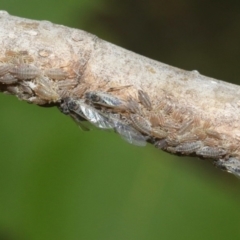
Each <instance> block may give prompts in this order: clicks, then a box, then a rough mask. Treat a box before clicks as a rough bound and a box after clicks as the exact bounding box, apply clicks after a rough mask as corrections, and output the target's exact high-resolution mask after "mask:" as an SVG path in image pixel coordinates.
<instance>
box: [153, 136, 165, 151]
mask: <svg viewBox="0 0 240 240" xmlns="http://www.w3.org/2000/svg"><path fill="white" fill-rule="evenodd" d="M154 146H155V147H156V148H159V149H166V148H167V146H168V144H167V141H166V139H165V138H164V139H161V140H159V141H157V142H155V143H154Z"/></svg>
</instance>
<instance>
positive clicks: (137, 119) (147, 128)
mask: <svg viewBox="0 0 240 240" xmlns="http://www.w3.org/2000/svg"><path fill="white" fill-rule="evenodd" d="M130 119H131V120H132V124H133V126H134V127H135V128H136V129H137V130H138V131H140V132H142V133H144V134H146V135H150V133H151V130H152V127H151V123H150V122H149V121H148V120H146V119H145V118H143V117H141V116H139V115H138V114H130Z"/></svg>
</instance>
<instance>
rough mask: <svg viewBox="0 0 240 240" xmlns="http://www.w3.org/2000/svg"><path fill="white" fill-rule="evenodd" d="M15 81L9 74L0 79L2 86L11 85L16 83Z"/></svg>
mask: <svg viewBox="0 0 240 240" xmlns="http://www.w3.org/2000/svg"><path fill="white" fill-rule="evenodd" d="M17 81H18V79H17V78H15V77H14V76H13V75H11V74H9V73H7V74H5V75H3V76H2V77H0V82H1V83H4V84H12V83H16V82H17Z"/></svg>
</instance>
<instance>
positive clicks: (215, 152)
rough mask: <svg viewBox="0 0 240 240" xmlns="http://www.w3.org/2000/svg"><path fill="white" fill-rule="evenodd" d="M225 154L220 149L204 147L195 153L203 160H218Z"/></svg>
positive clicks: (224, 151)
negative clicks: (203, 158)
mask: <svg viewBox="0 0 240 240" xmlns="http://www.w3.org/2000/svg"><path fill="white" fill-rule="evenodd" d="M226 153H227V152H226V150H224V149H222V148H217V147H209V146H205V147H202V148H200V149H199V150H197V151H196V154H197V155H200V156H202V157H205V158H219V157H222V156H223V155H225V154H226Z"/></svg>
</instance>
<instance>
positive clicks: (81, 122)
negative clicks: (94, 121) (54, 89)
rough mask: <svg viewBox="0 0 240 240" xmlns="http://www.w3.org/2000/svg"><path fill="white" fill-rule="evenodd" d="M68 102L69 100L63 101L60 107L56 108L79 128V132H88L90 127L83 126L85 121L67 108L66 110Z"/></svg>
mask: <svg viewBox="0 0 240 240" xmlns="http://www.w3.org/2000/svg"><path fill="white" fill-rule="evenodd" d="M69 101H70V98H65V99H63V100H62V102H61V103H60V105H59V106H58V108H59V110H60V111H61V112H62V113H63V114H66V115H69V116H70V117H71V118H72V119H73V120H74V121H75V122H76V123H77V124H78V126H79V127H80V128H81V130H83V131H89V130H90V127H89V126H86V124H85V122H86V119H85V118H83V117H81V116H80V115H78V114H76V113H74V112H71V111H70V110H69V108H68V102H69Z"/></svg>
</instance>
